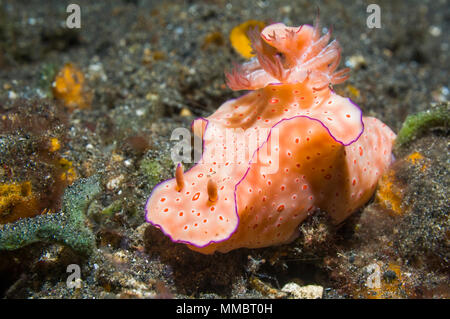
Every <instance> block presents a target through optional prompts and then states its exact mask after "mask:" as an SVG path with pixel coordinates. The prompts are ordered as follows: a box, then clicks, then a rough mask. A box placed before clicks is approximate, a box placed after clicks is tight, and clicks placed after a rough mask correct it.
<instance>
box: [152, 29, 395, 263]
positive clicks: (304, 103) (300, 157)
mask: <svg viewBox="0 0 450 319" xmlns="http://www.w3.org/2000/svg"><path fill="white" fill-rule="evenodd" d="M251 40H252V47H253V49H254V51H255V53H256V57H255V58H253V59H252V60H250V61H249V62H246V63H244V64H243V65H242V66H240V67H237V68H236V69H235V70H234V71H233V72H232V73H231V74H227V83H228V85H229V87H230V88H232V89H234V90H242V89H245V90H252V91H251V92H250V93H248V94H246V95H244V96H242V97H241V98H238V99H235V100H230V101H228V102H226V103H224V104H223V105H222V106H220V107H219V109H218V110H217V111H216V112H215V113H214V114H212V115H211V116H209V117H208V118H206V119H198V120H196V121H194V123H193V127H194V130H196V131H197V133H198V134H200V135H201V136H202V138H203V141H204V149H203V155H202V160H201V161H200V162H199V163H198V164H197V165H195V166H194V167H192V168H191V169H190V170H189V171H186V172H184V173H183V172H182V167H181V166H178V168H177V174H176V175H177V178H174V179H171V180H168V181H165V182H162V183H161V184H159V185H157V186H156V187H155V188H154V190H153V192H152V194H151V196H150V198H149V200H148V201H147V204H146V219H147V221H148V222H150V223H152V224H153V225H155V226H157V227H159V228H160V229H161V230H162V231H163V232H164V233H165V234H166V235H168V236H170V238H171V239H172V240H173V241H175V242H180V243H185V244H188V246H189V247H190V248H191V249H194V250H196V251H199V252H201V253H205V254H210V253H213V252H215V251H219V252H228V251H230V250H233V249H237V248H240V247H247V248H258V247H267V246H271V245H278V244H283V243H289V242H290V241H292V240H293V239H295V238H296V236H297V235H298V225H299V224H300V223H301V222H302V221H303V220H304V219H305V218H306V217H307V216H308V215H309V214H310V213H312V212H313V211H314V210H316V209H321V210H323V211H326V212H328V213H329V214H330V216H331V218H332V220H333V221H334V222H335V223H340V222H342V221H343V220H344V219H345V218H347V217H348V216H349V215H351V214H352V213H353V212H355V211H356V210H358V209H359V208H360V207H361V206H363V205H364V204H365V203H366V202H367V201H368V200H369V199H370V197H371V196H372V194H373V192H374V191H375V188H376V185H377V181H378V179H379V177H380V176H381V175H382V174H383V172H384V171H385V170H386V168H387V167H388V166H389V164H390V162H391V158H392V155H391V149H392V143H393V141H394V139H395V134H394V133H393V132H392V131H391V130H390V129H389V128H388V127H387V126H386V125H385V124H383V123H382V122H381V121H379V120H377V119H375V118H371V117H363V116H362V113H361V110H360V109H359V108H358V107H357V106H356V105H355V104H354V103H352V102H351V101H350V99H348V98H344V97H341V96H339V95H338V94H336V93H335V92H334V91H332V90H331V88H330V84H338V83H341V82H343V81H345V79H346V78H347V77H348V76H347V75H346V73H347V70H341V71H337V72H335V70H336V68H337V66H338V64H339V61H340V51H341V49H340V46H339V44H338V43H337V41H335V40H334V41H332V42H331V43H329V44H328V42H329V40H330V33H327V34H326V35H324V36H322V37H321V36H320V32H319V26H318V24H315V26H314V27H312V26H309V25H303V26H302V27H286V26H285V25H283V24H280V23H277V24H274V25H270V26H268V27H266V28H265V29H264V30H262V32H261V33H260V34H255V33H252V34H251ZM231 129H233V130H232V135H231V136H232V141H233V143H230V140H229V139H228V140H227V136H228V137H229V135H227V134H228V133H227V132H229V131H230V130H231ZM243 141H244V142H243ZM245 141H247V142H245ZM267 149H269V151H267ZM242 154H244V157H242V156H241V155H242ZM245 155H247V156H245ZM229 158H231V159H232V160H227V159H229Z"/></svg>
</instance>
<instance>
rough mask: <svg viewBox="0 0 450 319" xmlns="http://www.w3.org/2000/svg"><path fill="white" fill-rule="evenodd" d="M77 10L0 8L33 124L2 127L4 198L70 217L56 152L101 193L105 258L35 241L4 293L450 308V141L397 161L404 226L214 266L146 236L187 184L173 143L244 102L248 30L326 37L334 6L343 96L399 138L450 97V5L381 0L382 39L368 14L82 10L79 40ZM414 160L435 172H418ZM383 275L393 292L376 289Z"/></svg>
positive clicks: (431, 136)
mask: <svg viewBox="0 0 450 319" xmlns="http://www.w3.org/2000/svg"><path fill="white" fill-rule="evenodd" d="M71 2H72V1H6V0H0V118H1V115H5V114H15V115H16V116H17V118H20V119H25V120H23V121H22V122H20V121H19V122H20V124H19V125H16V126H14V125H13V126H11V127H7V126H6V125H3V124H2V126H0V145H1V147H2V150H1V153H0V164H1V165H0V184H1V183H7V182H10V181H17V182H24V181H27V180H32V181H35V182H36V181H37V183H39V185H40V186H39V187H41V188H40V191H42V192H45V191H48V190H49V189H51V190H52V191H53V192H54V193H52V196H54V198H53V199H54V200H53V201H52V202H51V205H54V207H61V203H60V201H61V196H62V193H63V191H64V189H58V185H56V186H55V185H54V183H52V182H51V180H52V178H54V176H53V175H52V174H55V171H54V168H53V166H51V164H49V163H51V160H50V159H48V158H45V159H43V157H42V156H37V155H36V153H39V147H40V145H42V141H44V140H48V139H50V138H52V137H57V138H58V140H59V141H60V142H61V149H60V150H58V151H57V154H56V155H55V154H54V155H52V156H53V157H55V158H65V159H67V160H68V161H70V162H71V163H72V164H70V165H73V168H74V170H75V171H76V176H77V178H86V177H89V176H92V175H96V176H98V178H99V179H100V184H101V185H102V187H101V192H100V194H99V195H97V196H96V197H95V199H94V200H93V201H92V202H91V203H90V204H89V207H88V208H87V211H86V212H84V213H85V214H86V215H87V219H86V225H85V226H86V227H87V228H88V229H90V230H91V231H92V234H93V236H94V237H95V239H94V244H93V245H94V248H93V249H92V250H91V251H90V252H89V253H87V254H85V253H80V251H79V250H77V249H75V250H74V249H73V247H72V248H69V246H66V245H62V244H61V243H55V242H45V241H37V242H34V243H33V244H31V245H28V246H25V247H23V248H20V249H14V250H2V251H0V279H1V280H0V282H1V284H0V296H2V297H6V298H73V297H75V298H94V297H95V298H162V297H174V298H183V297H197V298H244V297H245V298H247V297H250V298H288V297H293V296H295V294H292V293H291V294H289V293H286V292H284V291H282V289H281V288H282V287H283V286H284V285H285V284H287V283H297V284H298V285H299V286H305V285H317V286H321V287H322V288H323V294H322V297H323V298H361V297H362V298H366V297H381V298H412V297H415V298H431V297H435V298H448V297H449V288H448V287H449V277H448V257H449V256H448V238H449V233H450V230H449V221H448V216H447V213H448V211H449V204H448V199H447V198H448V193H449V192H448V185H449V182H450V180H449V174H448V171H449V160H448V158H449V157H448V142H449V140H448V127H447V131H445V130H444V132H442V130H433V131H430V132H428V133H427V134H425V135H424V136H421V137H419V138H417V139H416V140H414V141H413V142H411V143H410V144H408V145H406V146H404V147H402V148H401V149H398V150H397V151H396V154H395V155H396V157H397V163H396V165H395V166H394V167H393V172H394V173H393V174H394V175H395V182H394V186H393V187H397V188H398V189H399V192H400V193H401V194H402V196H401V197H402V200H401V202H402V206H401V207H402V211H404V212H405V213H404V214H403V215H402V216H395V214H392V213H389V212H387V211H386V210H387V209H386V208H385V207H382V205H379V204H378V203H377V202H376V201H371V202H370V203H369V204H368V205H367V206H366V207H365V208H364V209H362V210H361V212H358V213H356V214H355V215H354V216H353V217H351V218H350V219H349V220H348V221H346V223H345V224H344V225H342V226H341V227H340V228H339V229H337V230H336V229H334V228H333V227H331V226H330V225H329V223H328V220H327V218H326V214H318V215H316V216H314V217H313V218H311V219H310V220H308V221H307V222H305V224H304V225H303V226H302V229H301V231H302V234H303V236H301V238H300V239H299V240H298V241H296V242H295V243H292V244H291V245H287V246H281V247H271V248H267V249H258V250H247V249H240V250H236V251H233V252H231V253H228V254H226V255H223V254H216V255H213V256H204V255H201V254H197V253H194V252H192V251H190V250H189V249H187V248H186V247H184V246H183V245H176V244H173V243H171V242H170V241H169V240H168V239H167V238H166V237H164V236H163V235H161V233H160V232H159V231H158V230H155V229H153V228H152V227H148V224H146V223H144V210H143V206H144V204H145V201H146V199H147V197H148V195H149V194H150V191H151V189H152V188H153V186H154V185H155V184H156V183H157V182H159V181H161V180H164V179H167V178H170V177H172V175H173V163H172V162H171V161H170V149H171V146H172V144H171V143H170V140H169V139H170V134H171V132H172V131H173V129H174V128H176V127H187V128H188V127H189V125H190V122H191V121H192V119H193V118H195V117H196V116H207V115H209V114H211V113H212V112H213V111H214V110H215V109H216V108H217V107H218V106H219V105H221V104H222V103H223V102H225V101H226V100H228V99H230V98H234V97H237V96H240V95H241V93H239V92H232V91H231V90H229V89H228V88H227V87H226V86H225V85H224V83H225V81H224V76H223V71H224V69H226V68H230V67H231V66H232V62H233V61H237V62H241V61H243V59H242V58H241V57H240V56H239V55H238V54H237V53H236V52H235V51H234V50H233V48H232V47H231V45H230V42H229V39H228V36H229V33H230V31H231V29H232V28H233V27H234V26H236V25H238V24H240V23H242V22H244V21H247V20H250V19H257V20H262V21H265V22H266V23H271V22H284V23H285V24H287V25H300V24H304V23H308V24H311V23H312V22H313V20H314V18H315V16H316V13H317V8H320V18H321V23H322V26H324V27H329V26H332V27H333V35H334V37H335V38H337V39H338V40H339V42H340V43H341V45H342V47H343V53H342V54H343V60H342V62H341V65H344V64H347V65H348V66H350V67H351V68H352V72H351V77H350V79H349V80H348V81H347V82H346V83H344V84H341V85H339V86H337V87H336V88H335V90H336V91H337V92H338V93H339V94H341V95H343V96H349V97H351V98H352V100H354V101H355V102H356V103H357V104H358V105H359V106H360V107H361V108H362V110H363V112H364V114H365V115H370V116H375V117H377V118H379V119H380V120H382V121H383V122H385V123H386V124H388V125H389V126H390V127H391V128H392V129H393V130H394V131H395V132H398V130H399V129H400V127H401V125H402V123H403V121H404V120H405V118H406V116H408V115H410V114H413V113H417V112H419V111H424V110H427V109H430V108H431V107H432V106H433V105H436V104H438V103H440V102H446V101H447V100H448V94H449V93H448V74H449V72H448V71H449V65H450V63H449V54H448V49H449V41H448V40H449V38H448V37H449V32H448V31H449V21H450V19H449V15H450V11H449V10H450V6H449V4H448V1H431V0H430V1H377V4H378V5H379V6H380V8H381V28H380V29H376V28H375V29H369V28H368V27H367V26H366V19H367V16H368V13H367V12H366V8H367V5H368V4H369V3H370V1H369V2H366V1H204V2H203V1H202V2H200V1H199V2H196V1H138V0H136V1H132V0H130V1H125V0H124V1H96V2H94V1H81V0H79V1H77V3H78V4H79V5H80V7H81V10H82V27H81V29H79V30H69V29H67V28H65V26H64V21H65V19H66V17H67V13H66V6H67V5H68V4H69V3H71ZM212 34H214V36H213V37H209V39H214V40H213V41H206V40H205V39H207V38H208V36H211V35H212ZM67 62H70V63H73V64H74V65H76V66H77V67H78V68H80V70H81V71H82V73H83V74H84V75H85V77H86V81H85V82H86V87H87V88H89V90H90V92H91V93H92V96H93V97H92V102H91V103H90V104H91V105H90V108H88V109H76V110H74V111H73V112H71V113H68V112H67V110H66V109H65V108H64V107H63V106H62V105H60V104H59V103H58V102H57V101H54V100H53V99H52V94H51V82H52V78H53V76H54V74H55V70H59V69H60V68H61V67H62V66H63V65H64V63H67ZM182 110H183V111H182ZM186 110H189V112H186ZM447 110H448V107H447ZM180 113H181V115H180ZM189 113H190V115H189ZM35 115H36V117H35ZM43 118H45V119H46V120H42V119H43ZM35 119H39V120H38V122H39V124H36V123H34V122H33V121H34V120H35ZM414 152H418V153H419V154H421V156H422V157H423V162H420V165H418V164H414V162H412V161H411V160H408V155H410V154H412V153H414ZM53 157H52V159H53ZM61 169H63V168H61ZM61 172H62V171H61ZM46 176H50V179H49V178H46ZM39 187H37V188H38V189H39ZM30 223H31V222H30ZM2 227H3V226H2ZM0 232H2V228H0ZM311 238H313V239H312V240H311ZM374 263H376V264H377V265H378V266H379V267H380V271H381V273H380V274H381V288H380V289H378V290H376V289H375V290H373V289H369V288H367V287H366V284H367V277H368V275H369V274H370V271H369V270H368V268H367V267H368V266H370V265H373V264H374ZM69 264H79V265H80V267H81V280H82V281H81V286H80V288H78V289H73V288H70V287H67V285H66V280H67V276H68V273H67V272H66V269H67V265H69ZM297 287H298V286H297ZM320 289H321V288H319V290H320ZM299 293H300V292H299ZM316 296H317V295H316ZM319 296H320V294H319Z"/></svg>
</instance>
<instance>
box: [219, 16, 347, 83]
mask: <svg viewBox="0 0 450 319" xmlns="http://www.w3.org/2000/svg"><path fill="white" fill-rule="evenodd" d="M248 36H249V38H250V40H251V43H252V48H253V51H254V53H255V55H256V56H255V57H254V58H252V59H251V60H250V61H248V62H245V63H244V64H242V65H239V66H235V67H234V69H233V70H232V71H231V73H226V74H225V75H226V77H227V84H228V86H229V87H230V88H231V89H232V90H256V89H259V88H263V87H265V86H267V85H269V84H279V83H283V84H286V83H303V82H305V81H309V83H311V85H312V87H313V88H315V89H322V88H325V87H327V86H328V85H330V84H339V83H342V82H344V81H345V80H346V79H347V78H348V74H347V73H348V71H349V69H347V68H346V69H342V70H339V71H336V69H337V67H338V65H339V62H340V59H341V47H340V45H339V43H338V42H337V41H336V40H333V41H331V42H329V41H330V38H331V30H328V32H327V33H326V34H325V35H322V36H321V29H320V26H319V19H318V18H316V21H315V23H314V26H310V25H302V26H300V27H287V26H285V25H284V24H283V23H275V24H272V25H269V26H267V27H265V28H264V29H263V30H262V31H261V33H259V32H258V31H257V30H256V29H254V30H251V31H250V32H249V34H248Z"/></svg>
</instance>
